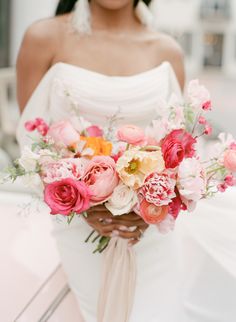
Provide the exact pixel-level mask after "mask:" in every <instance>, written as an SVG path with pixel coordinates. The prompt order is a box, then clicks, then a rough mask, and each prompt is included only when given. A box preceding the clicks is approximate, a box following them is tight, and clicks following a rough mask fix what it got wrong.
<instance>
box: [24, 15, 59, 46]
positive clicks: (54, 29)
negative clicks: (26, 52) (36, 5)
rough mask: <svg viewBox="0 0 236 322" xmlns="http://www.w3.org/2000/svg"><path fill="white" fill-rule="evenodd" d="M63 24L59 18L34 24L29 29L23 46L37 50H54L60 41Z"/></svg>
mask: <svg viewBox="0 0 236 322" xmlns="http://www.w3.org/2000/svg"><path fill="white" fill-rule="evenodd" d="M62 22H63V20H62V19H60V18H57V17H52V18H48V19H43V20H39V21H36V22H34V23H33V24H32V25H30V26H29V27H28V28H27V30H26V32H25V35H24V38H23V42H22V45H23V46H24V45H26V46H30V47H32V48H34V49H35V50H38V49H39V50H43V49H44V50H45V49H47V50H50V49H52V48H53V47H55V46H56V45H57V43H58V42H59V41H60V35H61V31H62ZM45 46H46V48H45Z"/></svg>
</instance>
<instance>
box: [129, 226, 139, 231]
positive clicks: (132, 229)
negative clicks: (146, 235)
mask: <svg viewBox="0 0 236 322" xmlns="http://www.w3.org/2000/svg"><path fill="white" fill-rule="evenodd" d="M136 229H137V226H132V227H129V228H128V230H129V231H130V232H133V231H135V230H136Z"/></svg>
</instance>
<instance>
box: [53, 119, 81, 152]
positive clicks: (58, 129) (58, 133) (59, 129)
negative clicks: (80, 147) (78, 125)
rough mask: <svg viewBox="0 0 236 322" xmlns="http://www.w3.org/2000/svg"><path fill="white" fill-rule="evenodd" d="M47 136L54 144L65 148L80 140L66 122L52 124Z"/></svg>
mask: <svg viewBox="0 0 236 322" xmlns="http://www.w3.org/2000/svg"><path fill="white" fill-rule="evenodd" d="M48 135H49V136H50V137H51V138H52V139H53V140H54V141H55V143H56V144H58V143H59V144H62V145H65V146H72V145H73V144H74V143H76V142H78V141H79V139H80V135H79V134H78V132H77V131H76V130H75V129H74V128H73V126H72V125H71V123H70V122H68V121H60V122H57V123H54V124H52V125H51V126H50V128H49V131H48Z"/></svg>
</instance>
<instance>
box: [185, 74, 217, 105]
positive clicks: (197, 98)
mask: <svg viewBox="0 0 236 322" xmlns="http://www.w3.org/2000/svg"><path fill="white" fill-rule="evenodd" d="M187 92H188V97H189V101H190V104H191V105H192V106H194V107H195V108H196V109H204V110H209V109H210V107H211V97H210V93H209V91H208V90H207V88H206V87H205V86H202V85H200V83H199V80H197V79H196V80H192V81H191V82H190V83H189V86H188V90H187Z"/></svg>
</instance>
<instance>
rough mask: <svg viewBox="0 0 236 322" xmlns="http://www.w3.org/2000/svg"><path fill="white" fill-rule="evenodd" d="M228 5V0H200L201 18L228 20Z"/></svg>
mask: <svg viewBox="0 0 236 322" xmlns="http://www.w3.org/2000/svg"><path fill="white" fill-rule="evenodd" d="M230 5H231V2H230V0H202V3H201V18H202V19H203V20H219V19H220V20H222V19H223V20H228V19H229V18H230Z"/></svg>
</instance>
